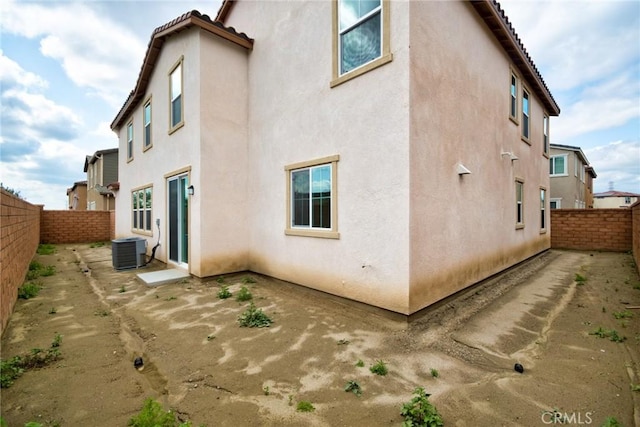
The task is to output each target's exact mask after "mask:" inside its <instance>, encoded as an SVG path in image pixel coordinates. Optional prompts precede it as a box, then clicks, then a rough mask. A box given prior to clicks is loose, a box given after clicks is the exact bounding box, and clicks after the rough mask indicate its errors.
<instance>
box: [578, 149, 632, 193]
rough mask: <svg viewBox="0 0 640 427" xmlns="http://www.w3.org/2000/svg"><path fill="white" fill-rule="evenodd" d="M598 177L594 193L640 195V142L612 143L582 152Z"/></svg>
mask: <svg viewBox="0 0 640 427" xmlns="http://www.w3.org/2000/svg"><path fill="white" fill-rule="evenodd" d="M584 152H585V155H586V156H587V158H588V159H589V162H590V163H591V165H592V166H593V167H594V169H595V171H596V174H597V175H598V177H597V178H596V180H595V181H594V185H595V187H596V188H595V190H596V192H603V191H607V190H608V189H609V182H613V183H614V189H615V190H619V191H628V192H633V193H640V140H635V141H614V142H611V143H609V144H606V145H602V146H598V147H594V148H590V149H586V150H584Z"/></svg>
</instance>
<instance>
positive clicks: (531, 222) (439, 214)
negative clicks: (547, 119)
mask: <svg viewBox="0 0 640 427" xmlns="http://www.w3.org/2000/svg"><path fill="white" fill-rule="evenodd" d="M410 5H411V25H410V28H411V53H412V56H411V154H410V159H411V187H410V188H411V194H410V200H411V208H410V211H411V222H410V235H411V267H410V268H411V279H410V280H411V304H410V307H409V311H410V312H414V311H416V310H419V309H420V308H423V307H424V306H426V305H428V304H431V303H433V302H435V301H437V300H439V299H441V298H443V297H445V296H448V295H450V294H451V293H453V292H455V291H457V290H460V289H462V288H464V287H466V286H468V285H471V284H473V283H475V282H477V281H479V280H481V279H484V278H486V277H488V276H489V275H491V274H494V273H496V272H498V271H500V270H502V269H504V268H506V267H508V266H510V265H512V264H514V263H516V262H519V261H522V260H524V259H526V258H527V257H530V256H532V255H534V254H536V253H538V252H540V251H542V250H545V249H547V248H549V247H550V233H549V230H548V226H547V231H546V232H541V228H540V188H546V189H547V198H548V196H549V192H548V190H549V178H548V175H547V173H546V171H547V165H548V158H547V157H545V156H544V155H543V148H542V120H543V119H542V117H543V110H542V107H541V104H540V102H539V100H538V99H536V98H535V95H534V94H533V93H531V100H532V105H531V137H530V144H528V143H526V142H524V141H523V140H522V139H521V127H520V126H519V125H517V124H515V123H514V122H512V121H511V120H510V119H509V100H510V99H509V85H510V81H511V69H510V61H509V59H508V57H507V56H506V54H505V53H504V52H503V50H502V49H501V47H500V46H499V45H498V44H497V42H496V41H495V39H494V38H493V36H492V35H491V34H490V33H489V31H488V29H487V28H486V25H485V24H484V23H483V22H482V21H481V20H480V19H479V17H478V15H477V14H476V13H475V12H474V11H473V10H472V8H471V6H470V5H468V4H466V3H463V2H410ZM470 41H473V42H470ZM525 85H526V82H525ZM530 92H531V91H530ZM502 151H509V152H513V153H514V154H515V155H516V156H517V157H518V158H519V160H516V161H513V162H512V161H511V160H510V159H509V158H508V157H502V156H501V154H500V153H501V152H502ZM458 163H462V164H463V165H464V166H465V167H467V168H468V169H469V170H470V171H471V174H470V175H464V176H463V177H460V176H459V175H458V174H457V173H456V165H457V164H458ZM516 178H520V179H522V180H524V224H525V226H524V228H522V229H516V204H515V181H516ZM547 206H548V201H547ZM548 218H549V214H548V212H547V214H546V219H547V221H546V223H547V224H549V221H548Z"/></svg>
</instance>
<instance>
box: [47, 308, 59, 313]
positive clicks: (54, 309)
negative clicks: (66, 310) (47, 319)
mask: <svg viewBox="0 0 640 427" xmlns="http://www.w3.org/2000/svg"><path fill="white" fill-rule="evenodd" d="M57 312H58V310H56V308H55V307H51V310H49V314H56V313H57Z"/></svg>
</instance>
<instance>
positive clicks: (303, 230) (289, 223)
mask: <svg viewBox="0 0 640 427" xmlns="http://www.w3.org/2000/svg"><path fill="white" fill-rule="evenodd" d="M339 160H340V156H338V155H335V156H329V157H323V158H320V159H316V160H311V161H306V162H300V163H294V164H291V165H287V166H285V167H284V169H285V172H286V224H285V234H286V235H289V236H306V237H322V238H329V239H339V238H340V233H339V232H338V185H337V182H338V161H339ZM326 166H329V167H330V177H331V195H330V220H329V221H330V227H329V228H320V227H313V226H312V224H313V217H312V213H311V211H312V209H313V206H312V201H310V203H309V205H310V206H309V209H310V215H309V223H310V224H309V226H294V225H293V208H294V205H293V203H294V200H293V188H292V180H293V173H295V172H300V171H303V170H309V171H310V173H311V171H312V170H313V169H316V168H319V167H326ZM310 185H312V182H311V181H310Z"/></svg>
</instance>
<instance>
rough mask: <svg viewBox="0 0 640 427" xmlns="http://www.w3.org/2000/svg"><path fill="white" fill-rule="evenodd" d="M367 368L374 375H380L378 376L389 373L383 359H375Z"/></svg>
mask: <svg viewBox="0 0 640 427" xmlns="http://www.w3.org/2000/svg"><path fill="white" fill-rule="evenodd" d="M369 370H370V371H371V372H372V373H374V374H376V375H380V376H385V375H387V374H388V373H389V370H388V369H387V365H386V364H385V363H384V361H382V360H377V361H376V363H374V364H373V365H372V366H371V367H370V368H369Z"/></svg>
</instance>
